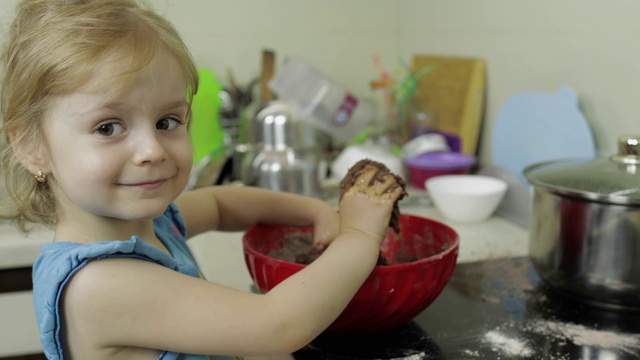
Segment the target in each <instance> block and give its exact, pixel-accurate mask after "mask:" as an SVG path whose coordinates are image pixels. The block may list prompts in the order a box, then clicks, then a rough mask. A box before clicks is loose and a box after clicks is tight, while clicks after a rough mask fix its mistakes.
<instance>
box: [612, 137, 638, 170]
mask: <svg viewBox="0 0 640 360" xmlns="http://www.w3.org/2000/svg"><path fill="white" fill-rule="evenodd" d="M611 160H613V161H615V162H617V163H621V164H628V165H637V164H640V136H632V135H626V136H621V137H620V138H618V154H616V155H613V156H611Z"/></svg>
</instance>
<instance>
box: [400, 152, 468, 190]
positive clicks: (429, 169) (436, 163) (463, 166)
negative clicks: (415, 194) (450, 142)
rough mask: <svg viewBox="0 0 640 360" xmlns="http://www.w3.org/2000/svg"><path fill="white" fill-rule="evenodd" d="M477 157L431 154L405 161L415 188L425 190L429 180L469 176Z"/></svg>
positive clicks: (459, 154)
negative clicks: (438, 177)
mask: <svg viewBox="0 0 640 360" xmlns="http://www.w3.org/2000/svg"><path fill="white" fill-rule="evenodd" d="M476 161H477V159H476V157H475V156H473V155H467V154H463V153H459V152H430V153H425V154H420V155H416V156H412V157H408V158H406V159H405V164H406V165H407V168H408V169H409V179H410V180H411V183H412V184H413V186H415V187H417V188H420V189H424V188H425V186H424V183H425V181H426V180H427V179H429V178H432V177H434V176H440V175H452V174H468V173H469V172H470V171H471V168H473V166H474V165H475V164H476Z"/></svg>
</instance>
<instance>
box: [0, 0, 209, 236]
mask: <svg viewBox="0 0 640 360" xmlns="http://www.w3.org/2000/svg"><path fill="white" fill-rule="evenodd" d="M7 38H8V39H7V43H6V45H5V48H4V49H3V53H2V57H1V61H2V76H3V78H2V88H1V90H0V113H1V115H2V121H3V122H2V125H1V126H0V134H1V138H0V167H1V168H0V169H1V171H2V175H3V179H4V182H5V186H6V190H7V193H8V196H9V200H10V201H9V202H7V203H6V204H3V206H2V209H1V214H0V217H1V218H4V219H9V220H13V221H15V223H16V224H17V225H18V227H19V228H20V230H22V231H24V232H28V231H29V230H30V228H31V226H30V225H31V224H33V223H42V224H45V225H54V224H55V216H56V201H55V198H54V197H53V194H52V192H51V190H50V188H49V187H48V186H47V183H46V182H45V183H39V182H37V181H36V179H35V178H34V176H33V174H32V173H31V172H29V171H28V170H27V169H26V168H25V167H24V166H22V165H21V163H20V161H19V159H18V157H17V156H16V153H15V152H14V147H15V148H19V149H20V151H21V152H23V153H27V154H29V153H32V154H35V153H37V151H38V150H39V149H42V148H43V146H46V140H45V138H44V133H43V130H42V119H43V116H44V114H45V112H46V110H47V109H48V107H49V106H50V105H51V102H52V101H53V99H54V98H55V96H57V95H60V94H63V93H65V92H68V91H72V90H74V89H77V88H79V87H80V86H81V85H82V84H83V83H84V82H85V81H86V80H87V79H88V77H89V75H90V74H91V73H92V70H93V68H94V67H95V65H96V64H98V63H99V62H100V61H101V60H103V59H105V58H106V57H107V56H112V55H114V54H116V55H117V56H120V58H125V59H126V60H127V62H128V64H130V67H129V69H126V70H125V71H124V72H122V73H120V74H114V75H113V79H105V80H109V81H113V83H114V85H113V86H114V91H117V89H119V88H120V87H121V86H123V85H124V84H126V81H127V78H128V76H129V75H131V74H133V73H135V72H136V71H138V70H140V69H142V68H144V67H145V66H146V65H147V64H149V62H150V61H151V60H152V58H153V57H154V55H155V54H157V53H158V52H162V53H164V54H167V55H169V56H172V57H173V58H175V60H176V61H177V63H178V64H179V66H180V69H181V70H182V72H183V74H184V76H185V78H186V80H187V84H188V89H187V91H188V93H187V99H188V101H189V102H191V101H192V99H193V95H194V94H195V92H196V90H197V87H198V73H197V68H196V66H195V63H194V61H193V59H192V57H191V54H190V53H189V51H188V49H187V47H186V45H185V44H184V43H183V41H182V40H181V38H180V36H179V34H178V33H177V31H176V30H175V29H174V27H173V26H172V25H171V24H170V23H169V22H168V21H167V20H166V19H164V18H163V17H161V16H160V15H158V14H156V13H155V12H154V11H153V10H152V9H151V8H150V7H149V6H145V5H144V4H140V3H138V2H136V1H135V0H23V1H21V2H20V3H19V4H18V6H17V9H16V15H15V18H14V21H13V23H12V24H11V27H10V29H9V33H8V36H7ZM12 144H13V146H12Z"/></svg>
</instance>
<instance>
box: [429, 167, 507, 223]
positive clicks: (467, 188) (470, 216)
mask: <svg viewBox="0 0 640 360" xmlns="http://www.w3.org/2000/svg"><path fill="white" fill-rule="evenodd" d="M424 186H425V189H426V190H427V193H428V194H429V197H431V200H432V201H433V203H434V204H435V206H436V208H437V209H438V211H440V213H442V215H444V216H445V217H446V218H448V219H450V220H454V221H458V222H465V223H476V222H481V221H484V220H486V219H488V218H489V217H490V216H491V214H493V212H494V211H495V210H496V208H497V207H498V205H499V204H500V201H502V199H503V198H504V195H505V193H506V192H507V187H508V186H507V182H506V181H504V180H501V179H498V178H494V177H491V176H484V175H468V174H467V175H442V176H437V177H433V178H429V179H427V180H426V181H425V184H424Z"/></svg>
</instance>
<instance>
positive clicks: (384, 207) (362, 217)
mask: <svg viewBox="0 0 640 360" xmlns="http://www.w3.org/2000/svg"><path fill="white" fill-rule="evenodd" d="M378 170H379V169H378V168H377V167H375V166H373V165H369V164H368V165H366V166H365V167H364V170H363V171H362V172H361V174H360V175H359V176H358V177H357V178H356V179H355V180H354V182H353V185H352V186H351V187H350V188H349V189H348V190H347V191H346V192H345V193H344V194H343V195H342V197H341V199H340V219H341V222H340V227H341V229H340V231H341V233H347V232H358V233H364V234H366V235H368V236H371V237H374V238H375V239H376V240H378V241H379V242H382V240H384V238H385V237H386V234H387V228H388V227H389V220H390V218H391V211H392V210H393V206H394V203H395V202H396V200H398V198H399V197H400V196H402V195H403V194H405V193H404V189H403V188H402V186H401V184H398V182H397V181H396V179H395V178H394V176H393V175H392V174H390V173H388V172H386V173H385V172H380V173H379V172H378Z"/></svg>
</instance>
